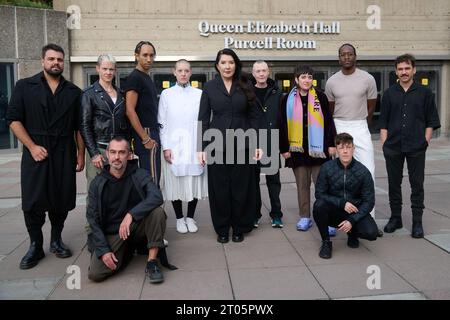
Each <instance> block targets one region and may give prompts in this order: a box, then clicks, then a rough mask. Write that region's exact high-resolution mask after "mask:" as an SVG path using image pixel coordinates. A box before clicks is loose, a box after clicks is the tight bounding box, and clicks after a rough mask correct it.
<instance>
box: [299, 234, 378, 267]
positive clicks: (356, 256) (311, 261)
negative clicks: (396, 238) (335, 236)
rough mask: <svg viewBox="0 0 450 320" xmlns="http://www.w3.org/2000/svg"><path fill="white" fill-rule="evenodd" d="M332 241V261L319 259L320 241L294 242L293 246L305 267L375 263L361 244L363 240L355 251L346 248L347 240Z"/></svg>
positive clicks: (373, 257)
mask: <svg viewBox="0 0 450 320" xmlns="http://www.w3.org/2000/svg"><path fill="white" fill-rule="evenodd" d="M332 241H333V258H332V259H322V258H320V257H319V250H320V245H321V241H320V240H316V241H302V242H294V243H293V245H294V247H295V249H296V250H297V252H298V253H299V254H300V256H301V258H302V260H303V261H304V262H305V264H306V265H307V266H313V265H332V264H345V263H365V264H372V263H375V262H376V261H377V257H376V256H375V255H374V254H373V253H371V252H370V251H369V250H367V248H365V246H364V244H363V242H365V240H361V241H360V244H361V245H360V247H359V248H357V249H353V248H349V247H347V240H332Z"/></svg>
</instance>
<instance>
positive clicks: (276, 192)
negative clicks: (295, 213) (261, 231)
mask: <svg viewBox="0 0 450 320" xmlns="http://www.w3.org/2000/svg"><path fill="white" fill-rule="evenodd" d="M260 174H261V168H260V167H259V166H256V218H257V219H259V218H261V217H262V214H261V208H262V201H261V186H260V185H259V182H260ZM266 185H267V190H268V191H269V198H270V217H271V218H272V219H273V218H281V217H283V213H282V212H281V202H280V192H281V182H280V171H279V170H278V171H277V173H276V174H272V175H268V174H266Z"/></svg>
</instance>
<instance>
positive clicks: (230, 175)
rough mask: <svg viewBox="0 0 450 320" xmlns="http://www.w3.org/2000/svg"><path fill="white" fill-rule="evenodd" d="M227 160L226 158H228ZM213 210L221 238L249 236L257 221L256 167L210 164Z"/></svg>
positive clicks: (214, 221) (211, 204)
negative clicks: (241, 234)
mask: <svg viewBox="0 0 450 320" xmlns="http://www.w3.org/2000/svg"><path fill="white" fill-rule="evenodd" d="M224 159H225V158H224ZM208 193H209V207H210V210H211V218H212V222H213V226H214V230H215V231H216V233H217V234H219V235H228V234H229V230H230V227H231V228H232V229H233V233H246V232H250V231H251V230H252V229H253V222H254V220H255V218H256V175H255V165H253V164H216V163H214V164H209V165H208Z"/></svg>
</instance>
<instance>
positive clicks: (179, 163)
mask: <svg viewBox="0 0 450 320" xmlns="http://www.w3.org/2000/svg"><path fill="white" fill-rule="evenodd" d="M201 95H202V91H201V90H199V89H196V88H193V87H191V86H187V87H185V88H183V87H181V86H179V85H178V84H177V85H175V86H173V87H171V88H168V89H165V90H163V91H162V93H161V97H160V100H159V107H158V122H159V123H160V124H161V125H162V128H161V130H160V138H161V147H162V150H163V152H162V159H161V162H162V166H161V167H162V179H161V180H162V182H161V191H162V193H163V196H164V199H165V200H182V201H191V200H193V198H197V199H202V198H205V197H207V195H208V194H207V180H206V168H205V167H203V166H202V165H201V164H200V163H199V161H198V158H197V119H198V111H199V106H200V98H201ZM164 150H171V152H172V164H169V163H168V162H167V161H166V160H165V159H164V156H163V154H164Z"/></svg>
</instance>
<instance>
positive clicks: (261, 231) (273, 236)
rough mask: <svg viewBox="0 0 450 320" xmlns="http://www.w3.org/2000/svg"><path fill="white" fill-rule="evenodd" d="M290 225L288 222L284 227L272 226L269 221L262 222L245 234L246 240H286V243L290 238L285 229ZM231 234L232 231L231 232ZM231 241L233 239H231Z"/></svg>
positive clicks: (251, 241)
mask: <svg viewBox="0 0 450 320" xmlns="http://www.w3.org/2000/svg"><path fill="white" fill-rule="evenodd" d="M289 227H290V225H289V224H287V225H285V226H284V227H283V228H272V226H271V225H270V224H268V223H264V224H260V226H259V227H258V228H256V229H253V230H252V232H250V233H247V234H245V240H244V242H249V243H267V242H270V243H273V242H284V243H286V242H287V241H288V239H287V238H286V236H285V234H284V233H283V230H285V229H287V228H289ZM230 236H231V233H230ZM230 241H231V239H230Z"/></svg>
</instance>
